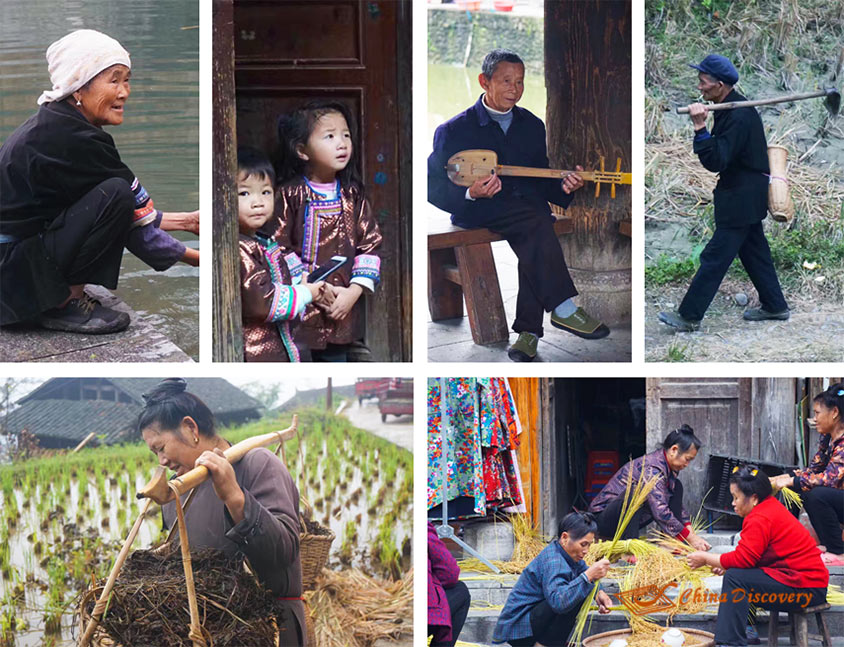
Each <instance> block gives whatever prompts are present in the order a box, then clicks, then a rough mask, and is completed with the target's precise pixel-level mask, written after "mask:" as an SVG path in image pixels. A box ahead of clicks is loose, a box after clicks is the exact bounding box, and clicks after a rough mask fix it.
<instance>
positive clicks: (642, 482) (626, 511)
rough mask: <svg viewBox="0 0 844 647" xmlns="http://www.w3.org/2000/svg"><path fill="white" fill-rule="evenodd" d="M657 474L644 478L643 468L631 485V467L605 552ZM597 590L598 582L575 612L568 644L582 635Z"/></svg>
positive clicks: (617, 538) (577, 641)
mask: <svg viewBox="0 0 844 647" xmlns="http://www.w3.org/2000/svg"><path fill="white" fill-rule="evenodd" d="M660 478H661V477H660V475H659V474H655V475H653V476H651V477H650V478H649V479H646V478H645V470H644V469H643V470H642V471H641V473H640V474H639V480H638V481H637V482H636V485H635V487H634V486H633V471H632V469H631V470H630V472H628V475H627V486H626V487H625V489H624V501H623V503H622V506H621V516H620V517H619V519H618V526H617V527H616V529H615V534H614V535H613V538H612V541H611V542H610V545H609V547H608V548H607V553H608V554H610V555H612V554H613V551H615V548H616V545H617V544H618V542H619V541H620V540H621V536H622V535H623V534H624V531H625V530H627V526H628V525H629V524H630V521H631V520H632V519H633V515H634V514H636V511H637V510H638V509H639V508H640V507H641V506H642V504H643V503H645V501H646V500H647V498H648V496H649V495H650V493H651V491H652V490H653V489H654V486H655V485H656V484H657V481H659V479H660ZM597 592H598V582H595V585H594V586H593V587H592V590H591V591H590V592H589V594H588V595H587V596H586V599H585V600H584V601H583V604H582V605H581V607H580V611H579V612H578V614H577V621H576V622H575V625H574V630H573V632H572V635H571V639H570V640H569V644H570V645H579V644H580V642H581V639H582V637H583V631H584V630H585V629H586V620H587V619H588V617H589V609H590V607H591V606H592V601H593V600H594V599H595V594H596V593H597Z"/></svg>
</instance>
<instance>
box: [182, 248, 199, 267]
mask: <svg viewBox="0 0 844 647" xmlns="http://www.w3.org/2000/svg"><path fill="white" fill-rule="evenodd" d="M181 261H182V263H187V264H188V265H193V266H194V267H199V250H198V249H191V248H190V247H185V254H184V256H182V258H181Z"/></svg>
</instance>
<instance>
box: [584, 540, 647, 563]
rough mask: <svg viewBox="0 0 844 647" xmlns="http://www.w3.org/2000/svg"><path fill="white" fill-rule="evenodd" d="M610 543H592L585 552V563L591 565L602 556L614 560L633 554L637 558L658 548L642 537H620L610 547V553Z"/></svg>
mask: <svg viewBox="0 0 844 647" xmlns="http://www.w3.org/2000/svg"><path fill="white" fill-rule="evenodd" d="M611 544H612V542H611V541H596V542H595V543H594V544H592V545H591V546H590V547H589V552H588V553H587V554H586V563H587V564H589V565H590V566H591V565H592V564H594V563H595V562H597V561H599V560H601V559H604V558H606V559H608V560H610V561H611V562H615V561H617V560H618V559H620V558H621V557H624V556H625V555H633V556H634V557H635V558H636V559H637V560H638V559H640V558H642V557H644V556H645V555H647V554H649V553H652V552H653V551H655V550H659V548H658V547H657V546H654V545H653V544H651V543H649V542H647V541H645V540H644V539H622V540H620V541H618V542H616V545H615V546H614V547H612V553H610V548H611Z"/></svg>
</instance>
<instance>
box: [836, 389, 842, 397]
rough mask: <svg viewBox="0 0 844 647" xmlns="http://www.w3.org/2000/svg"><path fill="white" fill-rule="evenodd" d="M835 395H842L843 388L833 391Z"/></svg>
mask: <svg viewBox="0 0 844 647" xmlns="http://www.w3.org/2000/svg"><path fill="white" fill-rule="evenodd" d="M835 395H837V396H838V397H839V398H840V397H841V396H842V395H844V389H838V390H837V391H836V392H835Z"/></svg>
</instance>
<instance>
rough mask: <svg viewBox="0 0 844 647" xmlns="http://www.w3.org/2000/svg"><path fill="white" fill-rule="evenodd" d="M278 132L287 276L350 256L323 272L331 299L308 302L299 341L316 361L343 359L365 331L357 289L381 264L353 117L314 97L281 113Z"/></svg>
mask: <svg viewBox="0 0 844 647" xmlns="http://www.w3.org/2000/svg"><path fill="white" fill-rule="evenodd" d="M278 135H279V154H278V163H277V166H276V170H277V172H278V175H279V178H278V179H279V189H278V192H277V199H278V201H279V209H278V211H277V214H278V222H277V229H276V231H275V233H274V236H273V238H274V240H276V241H277V242H278V244H279V245H280V246H281V247H282V248H283V249H284V250H285V252H288V251H289V252H291V253H292V254H291V256H289V257H287V258H288V260H290V261H294V262H293V263H292V264H290V263H289V264H288V267H289V268H290V272H291V275H292V276H293V277H294V278H295V277H297V276H299V275H301V274H302V273H307V272H311V271H313V270H314V268H316V267H318V266H320V265H326V264H328V263H329V262H330V259H331V257H332V256H335V255H339V256H345V257H347V258H348V259H349V262H348V263H346V265H344V266H343V267H341V268H340V269H339V270H337V271H336V272H334V273H333V274H331V275H330V276H329V277H328V278H327V279H326V291H327V292H331V293H332V294H333V296H334V301H333V303H332V304H331V305H330V306H328V307H320V308H317V307H315V306H314V305H313V304H312V305H310V306H308V307H307V308H306V309H305V313H304V314H303V315H302V323H301V324H300V325H299V326H298V327H297V328H296V333H295V334H296V341H297V342H299V343H300V345H302V346H307V347H308V348H309V349H310V350H311V354H312V356H313V360H314V361H327V362H344V361H347V359H348V351H349V348H350V347H351V346H352V345H353V344H355V345H356V344H358V343H362V340H363V337H364V330H363V321H362V316H361V312H360V311H361V309H362V308H361V303H360V301H359V299H360V296H361V294H363V292H364V291H367V292H370V293H371V292H374V291H375V286H376V285H377V284H378V281H379V279H380V270H381V259H380V257H379V256H378V249H379V247H380V246H381V231H380V230H379V228H378V224H377V223H376V222H375V218H374V217H373V215H372V212H371V210H370V207H369V203H368V202H367V201H366V198H365V197H364V187H363V183H362V182H361V179H360V173H359V170H358V155H357V147H356V145H355V144H354V142H355V141H356V139H357V138H356V133H355V131H354V123H353V121H352V119H351V114H350V113H349V110H348V108H346V106H345V105H343V104H342V103H339V102H330V101H312V102H309V103H307V104H305V105H304V106H303V107H301V108H299V109H298V110H296V111H294V112H293V113H291V114H289V115H283V116H282V117H281V118H280V119H279V123H278ZM296 261H298V262H296Z"/></svg>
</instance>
